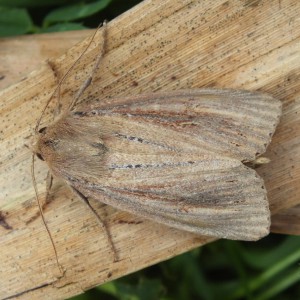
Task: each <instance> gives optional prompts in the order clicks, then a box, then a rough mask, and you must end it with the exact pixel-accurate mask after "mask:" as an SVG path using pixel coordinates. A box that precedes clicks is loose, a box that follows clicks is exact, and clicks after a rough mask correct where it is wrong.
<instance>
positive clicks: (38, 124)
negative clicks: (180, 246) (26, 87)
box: [34, 21, 106, 133]
mask: <svg viewBox="0 0 300 300" xmlns="http://www.w3.org/2000/svg"><path fill="white" fill-rule="evenodd" d="M102 25H103V27H104V30H103V32H105V33H103V36H106V21H104V22H103V23H102V24H99V26H98V27H97V29H96V30H95V32H94V33H93V35H92V37H91V40H90V41H89V43H88V44H87V46H86V47H85V49H84V51H83V52H82V53H81V54H80V55H79V57H78V58H77V59H76V61H75V62H74V63H73V65H72V66H71V67H70V68H69V69H68V71H67V72H66V73H65V74H64V76H63V77H62V78H61V79H60V80H59V82H58V85H57V87H56V88H55V90H54V91H53V93H52V94H51V96H50V98H49V99H48V101H47V103H46V104H45V106H44V108H43V110H42V112H41V115H40V117H39V119H38V121H37V123H36V126H35V130H34V132H35V133H37V132H38V129H39V126H40V124H41V121H42V118H43V116H44V114H45V111H46V109H47V107H48V106H49V103H50V102H51V100H52V99H53V97H54V95H55V94H56V93H57V92H58V103H59V102H60V100H59V99H60V88H61V85H62V83H63V82H64V81H65V79H66V78H67V76H68V75H69V74H70V72H71V71H72V70H73V69H74V67H75V66H76V65H77V63H78V62H79V61H80V59H81V58H82V56H83V55H84V54H85V53H86V51H87V50H88V49H89V47H90V45H91V44H92V42H93V40H94V37H95V35H96V33H97V32H98V30H99V28H100V27H101V26H102ZM103 48H104V47H103ZM103 52H104V51H103ZM98 60H99V58H98ZM98 60H97V62H98ZM97 62H96V64H97ZM99 63H100V61H99ZM99 63H98V65H99ZM94 69H97V67H96V68H95V67H94V68H93V71H92V74H94V72H95V71H94ZM89 84H90V83H89ZM89 84H88V85H87V86H86V87H85V88H84V89H83V91H82V92H81V93H80V95H78V94H79V93H78V94H77V95H78V96H76V97H75V99H76V101H77V99H78V98H79V97H80V96H81V94H82V93H83V92H84V90H85V89H86V88H87V87H88V86H89ZM81 89H82V88H81ZM81 89H80V90H81ZM76 101H74V100H73V101H72V104H71V105H70V107H73V105H74V104H76ZM74 102H75V103H74Z"/></svg>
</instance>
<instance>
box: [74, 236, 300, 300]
mask: <svg viewBox="0 0 300 300" xmlns="http://www.w3.org/2000/svg"><path fill="white" fill-rule="evenodd" d="M299 261H300V237H296V236H280V235H274V234H273V235H270V236H269V237H267V238H264V239H263V240H261V241H259V242H255V243H249V242H248V243H247V242H235V241H225V240H219V241H217V242H214V243H211V244H209V245H206V246H204V247H201V248H199V249H195V250H194V251H191V252H189V253H185V254H183V255H180V256H177V257H175V258H173V259H171V260H169V261H166V262H163V263H160V264H158V265H156V266H153V267H150V268H148V269H145V270H142V271H140V272H137V273H134V274H131V275H128V276H126V277H123V278H120V279H118V280H115V281H112V282H109V283H106V284H104V285H102V286H99V287H97V288H96V289H94V290H92V291H88V292H86V293H85V294H83V295H80V296H78V297H74V298H72V300H92V299H102V300H116V299H118V300H186V299H187V300H189V299H201V300H218V299H222V300H242V299H247V300H269V299H272V300H281V299H300V285H299V282H300V266H299Z"/></svg>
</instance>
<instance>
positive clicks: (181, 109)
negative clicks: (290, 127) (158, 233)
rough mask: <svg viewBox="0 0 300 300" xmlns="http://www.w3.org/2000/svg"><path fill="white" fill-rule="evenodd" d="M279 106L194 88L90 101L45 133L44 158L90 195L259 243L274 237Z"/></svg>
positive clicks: (40, 148)
mask: <svg viewBox="0 0 300 300" xmlns="http://www.w3.org/2000/svg"><path fill="white" fill-rule="evenodd" d="M280 114H281V103H280V101H278V100H276V99H274V98H273V97H271V96H269V95H266V94H262V93H252V92H247V91H237V90H215V89H194V90H179V91H176V92H168V93H157V94H156V93H155V94H148V95H139V96H134V97H130V98H120V99H112V100H111V101H110V104H105V103H101V102H91V103H89V104H86V105H80V106H78V107H75V108H74V109H73V110H72V111H70V112H69V113H67V114H64V115H63V117H62V118H61V119H59V120H58V121H57V122H56V123H54V124H53V125H51V126H49V127H48V128H47V130H45V131H44V132H43V133H41V137H40V139H39V142H38V145H37V150H36V152H37V153H38V154H39V155H40V156H41V157H42V158H43V159H44V160H45V161H46V162H47V163H48V165H49V168H50V170H52V172H53V173H54V174H55V175H56V176H59V177H61V178H63V179H64V180H65V181H66V182H67V183H68V184H69V185H71V186H72V187H73V188H75V189H76V190H78V191H79V192H80V193H82V194H83V195H84V196H85V197H92V198H95V199H98V200H100V201H102V202H104V203H106V204H109V205H112V206H114V207H116V208H119V209H122V210H125V211H128V212H131V213H133V214H137V215H140V216H144V217H146V218H149V219H152V220H154V221H157V222H161V223H164V224H166V225H169V226H172V227H176V228H179V229H183V230H187V231H191V232H195V233H198V234H202V235H208V236H213V237H218V238H229V239H240V240H256V239H259V238H261V237H263V236H265V235H266V234H268V232H269V226H270V212H269V208H268V202H267V192H266V190H265V188H264V184H263V180H262V179H261V178H260V177H259V176H258V175H257V174H256V172H255V171H254V170H252V169H250V168H248V167H246V166H245V165H244V164H243V162H249V161H252V160H254V159H255V158H256V156H258V155H260V154H262V153H263V152H265V150H266V147H267V146H268V144H269V143H270V141H271V137H272V135H273V133H274V131H275V128H276V125H277V124H278V122H279V117H280Z"/></svg>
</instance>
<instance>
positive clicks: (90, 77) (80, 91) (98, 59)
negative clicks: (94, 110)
mask: <svg viewBox="0 0 300 300" xmlns="http://www.w3.org/2000/svg"><path fill="white" fill-rule="evenodd" d="M102 28H103V30H102V40H103V42H102V47H101V49H100V53H99V55H98V58H97V60H96V63H95V65H94V67H93V69H92V71H91V73H90V75H89V77H88V78H87V79H86V80H85V82H84V83H83V85H82V86H81V88H80V89H79V91H78V92H77V94H76V96H75V97H74V99H73V101H72V102H71V105H70V106H69V110H71V109H72V108H73V107H74V106H75V105H76V103H77V101H78V99H79V98H80V96H81V95H82V94H83V93H84V91H85V90H86V89H87V88H88V87H89V85H90V84H91V83H92V79H93V76H94V74H95V73H96V71H97V69H98V67H99V65H100V63H101V61H102V59H103V56H104V53H105V50H106V44H107V22H106V21H104V22H103V24H102ZM94 36H95V35H94ZM94 36H93V38H94Z"/></svg>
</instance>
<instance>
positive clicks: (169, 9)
mask: <svg viewBox="0 0 300 300" xmlns="http://www.w3.org/2000/svg"><path fill="white" fill-rule="evenodd" d="M299 9H300V3H299V1H297V0H282V1H277V0H276V1H275V0H273V1H224V0H217V1H216V0H215V1H208V0H207V1H203V0H202V1H192V0H190V1H188V0H181V1H179V0H166V1H158V0H152V1H144V2H143V3H141V4H140V5H138V6H136V7H135V8H133V9H132V10H130V11H128V12H126V13H125V14H123V15H122V16H120V17H119V18H117V19H115V20H113V21H112V22H110V23H109V25H108V30H109V33H108V47H107V54H106V56H105V59H104V60H103V64H102V65H101V68H100V69H99V72H98V74H97V75H96V78H95V79H94V83H93V85H92V87H90V88H89V89H88V91H87V92H86V94H85V95H84V97H83V98H82V101H88V100H89V99H95V98H97V99H99V100H101V99H108V98H112V97H113V96H115V95H118V96H121V95H126V96H128V95H133V94H139V93H143V92H150V91H152V92H153V91H158V90H164V91H167V90H175V89H181V88H193V87H208V86H213V87H220V88H225V87H226V88H242V89H249V90H261V91H265V92H269V93H270V94H272V95H273V96H275V97H277V98H279V99H281V100H282V101H283V103H284V113H283V117H282V121H281V123H280V125H279V128H278V130H277V133H276V134H275V136H274V139H273V141H272V143H271V146H270V147H269V149H268V152H267V153H266V156H268V157H269V158H271V160H272V162H271V163H269V164H268V165H265V166H262V167H260V168H259V169H258V172H259V173H260V174H261V175H262V176H263V177H264V179H265V182H266V186H267V189H268V193H269V200H270V206H271V209H272V212H273V213H274V214H275V213H276V215H274V216H273V218H272V224H273V225H272V229H273V230H274V231H275V232H283V233H292V234H299V233H300V232H299V227H300V226H299V206H297V204H299V202H300V199H299V189H300V184H299V183H300V179H299V174H300V154H299V153H300V151H299V148H300V142H299V137H298V136H299V132H300V128H299V127H300V121H299V110H300V109H299V103H300V80H299V75H300V57H299V55H298V53H299V50H300V19H299V16H298V11H299ZM90 32H91V31H87V32H84V31H81V32H77V33H69V32H68V33H63V34H50V35H43V36H39V37H37V36H33V37H22V38H17V39H16V38H14V39H5V40H1V41H0V49H1V50H0V51H1V56H0V57H1V59H2V60H0V66H1V69H0V78H2V80H1V81H0V83H1V84H2V87H4V86H7V85H8V84H10V83H11V82H15V81H16V80H17V79H16V76H22V80H20V81H19V82H18V83H16V84H14V85H11V86H10V87H8V88H6V89H5V90H3V91H2V92H1V93H0V116H1V121H2V122H1V130H0V139H1V144H0V147H1V148H0V151H1V158H0V170H1V178H0V193H1V194H0V225H1V226H0V238H1V253H0V260H1V262H2V264H1V269H0V278H1V279H0V287H1V288H0V297H1V298H3V299H13V298H17V297H18V296H19V297H22V299H38V298H41V297H42V298H43V299H62V298H67V297H70V296H73V295H76V294H79V293H82V291H84V290H87V289H89V288H91V287H93V286H95V285H98V284H100V283H103V282H105V281H108V280H112V279H114V278H117V277H120V276H123V275H125V274H128V273H131V272H134V271H136V270H138V269H141V268H144V267H146V266H149V265H152V264H154V263H156V262H159V261H162V260H165V259H167V258H169V257H172V256H175V255H177V254H179V253H182V252H184V251H187V250H189V249H192V248H194V247H197V246H199V245H202V244H205V243H207V242H210V241H211V239H208V238H205V237H198V236H195V235H192V234H188V233H185V232H180V231H178V230H174V229H171V228H167V227H165V226H163V225H158V224H155V223H152V222H149V221H146V220H143V219H141V218H139V217H136V216H133V215H129V214H127V213H123V212H119V211H116V210H114V209H113V208H111V207H107V206H104V205H102V204H100V203H97V202H93V203H92V204H93V205H94V207H95V208H96V209H97V211H98V212H99V214H101V215H102V216H103V217H104V218H105V220H106V221H107V222H108V224H109V226H110V228H111V231H112V235H113V240H114V241H115V245H116V248H117V249H118V251H119V255H120V257H121V260H120V261H119V262H117V263H113V261H112V256H111V253H110V252H109V251H108V249H109V245H108V244H107V241H106V240H105V238H104V235H103V233H102V232H101V229H100V228H99V227H98V226H97V222H96V221H95V220H94V217H93V215H92V214H91V213H90V212H89V210H88V209H87V208H86V207H85V206H84V205H83V204H82V203H81V202H80V201H79V200H78V199H77V198H76V196H74V195H73V194H72V192H70V191H69V189H68V188H66V186H65V185H64V184H63V183H61V182H57V181H56V182H55V186H54V188H53V190H52V194H51V197H50V201H48V202H47V203H45V204H44V212H45V217H46V219H47V222H48V225H49V227H50V230H51V233H52V235H53V238H54V240H55V244H56V248H57V251H58V256H59V261H60V264H61V265H62V266H63V267H64V269H65V270H66V271H65V274H63V275H62V274H61V273H60V272H59V270H58V267H57V264H56V261H55V257H54V254H53V249H52V247H51V243H50V241H49V237H48V235H47V233H46V231H45V228H44V226H43V225H42V223H41V219H40V217H39V215H38V208H37V205H36V202H35V199H34V191H33V187H32V182H31V175H30V166H31V151H30V149H28V148H27V147H26V146H25V145H30V138H31V136H32V135H33V128H34V126H35V124H36V120H37V118H38V117H39V115H40V112H41V110H42V107H43V105H44V104H45V103H46V101H47V99H48V98H49V96H50V95H51V93H52V92H53V90H54V88H55V86H56V85H57V82H58V81H59V79H60V78H61V76H62V75H63V74H64V73H65V71H66V70H67V69H68V68H69V67H70V66H71V65H72V63H73V62H74V61H75V60H76V58H77V57H78V56H79V55H80V53H82V51H83V48H84V47H85V45H86V44H87V41H83V42H81V43H79V44H77V45H76V46H74V47H73V48H72V49H70V50H69V51H67V53H66V54H65V55H62V56H60V57H58V58H51V59H49V60H48V62H46V63H43V64H42V65H40V67H39V68H38V69H37V70H35V71H33V72H32V73H31V74H30V75H27V76H26V77H24V74H25V73H24V72H27V71H29V70H33V69H35V68H36V67H37V64H40V61H41V60H44V58H45V57H51V56H56V55H61V54H62V53H63V52H64V51H65V49H66V48H69V47H70V44H71V43H73V42H77V41H78V40H79V39H81V38H83V37H84V36H89V35H90ZM22 43H23V45H24V43H25V44H27V46H28V47H27V48H23V47H22V48H21V46H20V45H22ZM101 43H102V41H101V38H100V34H98V35H97V36H96V39H95V42H94V43H92V45H91V47H90V48H89V50H88V51H87V53H86V55H85V56H84V58H83V59H82V60H81V61H80V62H79V64H78V65H77V67H76V68H75V69H74V72H72V73H71V74H70V76H69V78H68V80H67V81H66V83H65V84H64V85H63V90H62V93H61V94H62V97H61V102H62V104H63V105H67V103H69V101H71V99H72V96H73V93H75V92H76V91H77V89H78V87H79V86H80V85H81V83H82V80H83V79H84V78H86V76H87V74H88V72H89V70H90V68H91V66H92V63H93V60H94V59H95V57H96V55H97V51H98V47H97V46H98V44H101ZM4 46H5V47H4ZM11 47H12V48H11ZM17 48H19V49H17ZM18 50H19V51H18ZM20 50H21V53H22V55H21V54H20ZM9 52H11V53H9ZM3 53H5V55H6V56H5V57H6V58H5V61H3V55H2V54H3ZM16 55H17V56H18V57H19V58H20V59H22V57H23V58H24V59H25V61H24V62H23V64H22V65H21V64H19V63H18V62H17V61H16V60H15V57H16ZM7 62H10V63H7ZM22 66H24V67H23V68H21V67H22ZM12 74H13V75H12ZM3 76H4V78H3ZM19 78H20V77H19ZM53 107H55V103H54V104H53V105H52V107H51V108H50V109H49V110H48V111H47V114H46V115H45V118H44V119H43V125H45V126H46V125H47V124H49V122H51V121H52V117H51V116H52V115H53V111H52V109H53ZM36 168H37V172H36V174H37V181H38V189H39V192H40V197H41V198H43V196H44V195H45V194H44V193H45V177H46V173H47V167H46V165H44V164H42V163H38V164H37V166H36ZM293 206H296V207H295V208H291V207H293ZM291 215H292V216H293V218H292V217H291ZM153 241H155V242H153Z"/></svg>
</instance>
